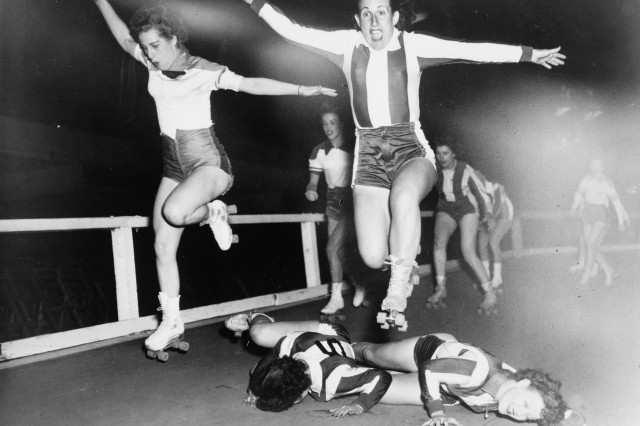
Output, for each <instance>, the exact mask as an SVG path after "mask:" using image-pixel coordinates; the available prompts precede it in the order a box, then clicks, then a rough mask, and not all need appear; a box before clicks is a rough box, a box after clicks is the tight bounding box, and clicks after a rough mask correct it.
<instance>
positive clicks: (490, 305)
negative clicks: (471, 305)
mask: <svg viewBox="0 0 640 426" xmlns="http://www.w3.org/2000/svg"><path fill="white" fill-rule="evenodd" d="M482 289H483V290H484V300H483V301H482V303H480V305H479V306H478V313H479V314H486V315H491V314H497V313H498V308H497V306H496V305H497V304H498V298H497V297H496V293H495V291H494V290H493V287H491V284H490V283H485V284H482Z"/></svg>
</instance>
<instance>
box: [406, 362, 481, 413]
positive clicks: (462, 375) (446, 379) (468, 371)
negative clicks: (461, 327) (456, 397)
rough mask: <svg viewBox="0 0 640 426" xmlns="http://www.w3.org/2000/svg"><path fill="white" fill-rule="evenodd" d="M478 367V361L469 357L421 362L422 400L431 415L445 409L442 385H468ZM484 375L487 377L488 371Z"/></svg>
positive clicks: (419, 367) (475, 374)
mask: <svg viewBox="0 0 640 426" xmlns="http://www.w3.org/2000/svg"><path fill="white" fill-rule="evenodd" d="M477 368H478V363H477V362H476V361H475V360H472V359H467V358H439V359H433V360H426V361H422V362H420V364H419V366H418V371H419V373H418V378H419V380H420V389H421V392H422V400H423V401H424V403H425V407H426V409H427V411H428V413H429V415H433V413H435V412H438V411H444V405H443V403H442V395H441V393H440V392H441V391H440V386H441V385H443V384H444V385H456V386H468V385H470V384H471V383H472V382H473V381H474V377H475V376H477ZM487 371H488V370H487ZM483 377H486V373H485V375H484V376H483Z"/></svg>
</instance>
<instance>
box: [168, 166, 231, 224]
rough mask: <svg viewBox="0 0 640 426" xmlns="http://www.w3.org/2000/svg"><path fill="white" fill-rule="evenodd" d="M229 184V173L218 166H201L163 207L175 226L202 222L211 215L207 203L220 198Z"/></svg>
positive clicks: (179, 186)
mask: <svg viewBox="0 0 640 426" xmlns="http://www.w3.org/2000/svg"><path fill="white" fill-rule="evenodd" d="M228 184H229V175H228V174H227V173H225V172H224V171H223V170H222V169H219V168H217V167H199V168H197V169H196V170H194V172H193V173H192V174H191V175H190V176H189V177H188V178H187V179H185V180H184V181H183V182H182V183H180V185H178V186H177V187H176V188H175V189H174V190H173V192H171V194H170V195H169V196H168V197H167V199H166V202H165V204H164V206H163V208H162V214H163V215H164V217H165V219H166V220H167V221H168V222H169V223H171V224H172V225H174V226H185V225H190V224H193V223H200V222H201V221H203V220H204V219H206V218H207V217H208V216H209V209H208V207H207V203H208V202H210V201H211V200H213V199H215V198H218V197H219V196H220V195H221V194H222V193H223V192H224V191H225V190H226V189H227V186H228Z"/></svg>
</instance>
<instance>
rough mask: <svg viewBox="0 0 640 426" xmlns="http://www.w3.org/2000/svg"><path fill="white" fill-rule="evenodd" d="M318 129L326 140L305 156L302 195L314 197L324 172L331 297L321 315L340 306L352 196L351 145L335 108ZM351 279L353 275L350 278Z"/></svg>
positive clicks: (358, 299) (360, 296)
mask: <svg viewBox="0 0 640 426" xmlns="http://www.w3.org/2000/svg"><path fill="white" fill-rule="evenodd" d="M322 129H323V131H324V134H325V136H326V140H325V141H324V142H322V143H320V144H318V145H316V146H315V147H314V148H313V150H312V151H311V156H310V158H309V183H308V184H307V189H306V192H305V197H307V200H309V201H316V200H317V199H318V182H319V181H320V176H321V175H322V173H324V178H325V181H326V183H327V197H326V198H327V204H326V208H325V214H326V216H327V231H328V236H329V239H328V241H327V246H326V253H327V259H328V260H329V269H330V271H331V299H329V302H328V303H327V305H326V306H325V307H324V308H322V310H321V312H322V313H323V314H335V313H337V312H338V311H339V310H341V309H342V308H344V300H343V298H342V285H343V278H344V270H345V267H346V264H345V263H346V260H347V253H346V252H347V250H348V249H349V246H350V240H351V239H352V238H354V237H355V235H354V225H353V197H352V194H351V186H350V183H351V170H352V169H351V167H352V165H353V144H349V143H347V140H346V138H345V135H344V124H343V122H342V119H341V118H340V115H339V114H338V112H337V111H336V110H327V111H325V112H324V113H323V114H322ZM350 278H351V279H352V281H353V280H354V278H355V277H353V276H351V277H350ZM352 284H353V286H354V288H355V294H354V296H353V306H354V307H358V306H360V305H361V304H362V302H363V300H364V295H365V294H364V288H363V287H362V284H358V283H357V282H355V281H353V282H352Z"/></svg>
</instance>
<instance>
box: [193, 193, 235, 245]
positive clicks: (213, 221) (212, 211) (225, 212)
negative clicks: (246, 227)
mask: <svg viewBox="0 0 640 426" xmlns="http://www.w3.org/2000/svg"><path fill="white" fill-rule="evenodd" d="M207 207H208V208H209V217H208V218H207V219H205V220H203V221H202V222H200V226H204V225H209V227H210V228H211V230H212V231H213V236H214V237H215V239H216V242H217V243H218V246H219V247H220V250H225V251H226V250H229V248H230V247H231V244H233V243H237V242H238V236H237V235H234V234H233V231H232V230H231V226H229V214H235V213H237V211H238V209H237V208H236V206H227V205H226V204H225V203H223V202H222V201H220V200H213V201H212V202H210V203H209V204H207Z"/></svg>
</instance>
